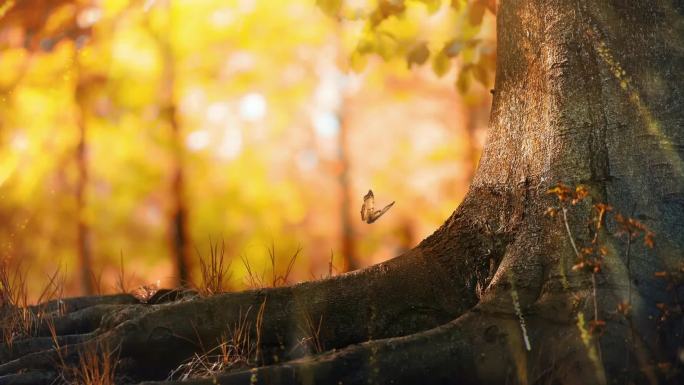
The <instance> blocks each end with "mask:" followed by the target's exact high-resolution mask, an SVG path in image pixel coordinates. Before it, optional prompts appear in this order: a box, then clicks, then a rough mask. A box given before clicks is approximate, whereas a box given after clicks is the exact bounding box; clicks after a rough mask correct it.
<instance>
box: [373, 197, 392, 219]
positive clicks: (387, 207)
mask: <svg viewBox="0 0 684 385" xmlns="http://www.w3.org/2000/svg"><path fill="white" fill-rule="evenodd" d="M392 206H394V202H392V203H390V204H388V205H387V206H385V207H383V208H382V210H377V211H375V212H374V213H372V214H371V215H370V217H369V218H368V223H373V222H375V221H377V220H378V219H379V218H380V217H381V216H383V214H385V213H386V212H387V210H389V209H390V208H392Z"/></svg>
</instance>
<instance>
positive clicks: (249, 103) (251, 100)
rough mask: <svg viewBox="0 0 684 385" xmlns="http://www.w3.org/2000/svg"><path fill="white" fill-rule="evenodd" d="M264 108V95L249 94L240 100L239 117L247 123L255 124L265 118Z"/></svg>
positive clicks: (265, 106)
mask: <svg viewBox="0 0 684 385" xmlns="http://www.w3.org/2000/svg"><path fill="white" fill-rule="evenodd" d="M266 108H267V105H266V98H264V95H262V94H260V93H257V92H252V93H249V94H247V95H245V96H244V97H243V98H242V99H241V100H240V117H242V119H244V120H246V121H248V122H257V121H259V120H261V119H263V118H264V116H266Z"/></svg>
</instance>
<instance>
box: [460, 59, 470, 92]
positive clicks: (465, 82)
mask: <svg viewBox="0 0 684 385" xmlns="http://www.w3.org/2000/svg"><path fill="white" fill-rule="evenodd" d="M471 68H472V66H471V65H466V66H464V67H463V68H462V69H461V71H460V72H459V73H458V78H457V79H456V89H457V90H458V92H460V93H461V94H465V93H466V92H468V89H469V88H470V83H471V76H470V72H471Z"/></svg>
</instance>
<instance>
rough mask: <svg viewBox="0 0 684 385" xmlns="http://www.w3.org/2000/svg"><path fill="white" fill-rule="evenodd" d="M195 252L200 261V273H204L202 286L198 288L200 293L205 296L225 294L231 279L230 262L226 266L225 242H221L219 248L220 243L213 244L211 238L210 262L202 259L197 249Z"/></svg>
mask: <svg viewBox="0 0 684 385" xmlns="http://www.w3.org/2000/svg"><path fill="white" fill-rule="evenodd" d="M195 251H196V252H197V257H198V259H199V264H200V272H201V273H202V284H201V285H200V286H199V287H198V291H199V293H200V294H201V295H204V296H210V295H214V294H219V293H223V292H225V291H226V287H227V285H228V281H230V277H231V273H230V262H229V263H228V264H226V258H225V257H226V244H225V241H221V245H220V247H219V244H218V242H216V243H213V242H212V241H211V238H210V239H209V260H208V261H207V260H205V259H204V258H202V256H201V254H200V252H199V251H198V250H197V249H195Z"/></svg>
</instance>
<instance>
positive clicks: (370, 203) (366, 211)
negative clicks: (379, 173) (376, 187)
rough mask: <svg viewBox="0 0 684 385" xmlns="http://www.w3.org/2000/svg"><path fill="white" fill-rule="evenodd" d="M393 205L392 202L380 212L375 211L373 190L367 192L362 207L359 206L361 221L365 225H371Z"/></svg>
mask: <svg viewBox="0 0 684 385" xmlns="http://www.w3.org/2000/svg"><path fill="white" fill-rule="evenodd" d="M393 205H394V202H392V203H390V204H388V205H387V206H385V207H383V209H382V210H375V197H374V196H373V190H368V194H366V195H365V196H364V197H363V205H362V206H361V220H362V221H364V222H366V223H369V224H370V223H373V222H375V221H377V220H378V218H380V217H381V216H382V215H383V214H384V213H386V212H387V210H389V209H390V207H392V206H393Z"/></svg>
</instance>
